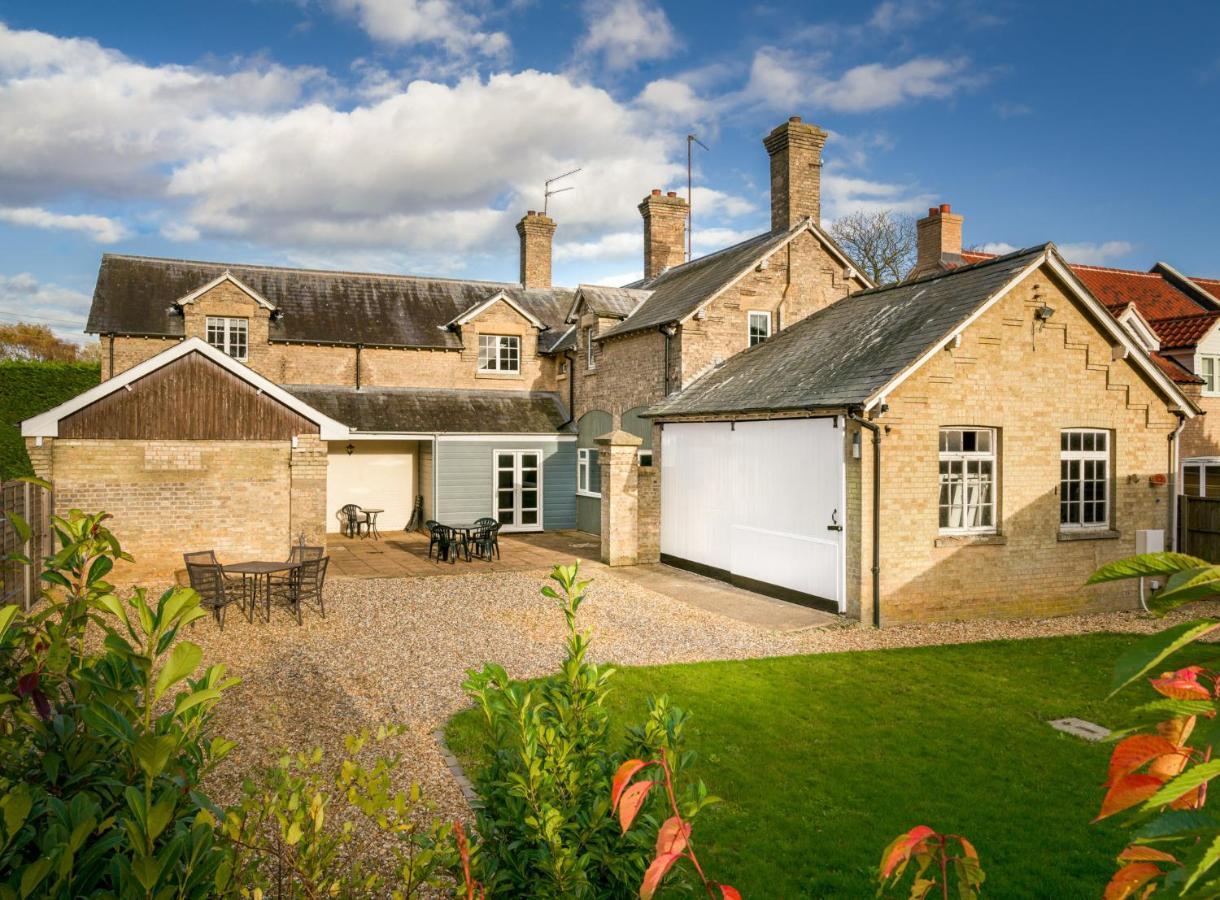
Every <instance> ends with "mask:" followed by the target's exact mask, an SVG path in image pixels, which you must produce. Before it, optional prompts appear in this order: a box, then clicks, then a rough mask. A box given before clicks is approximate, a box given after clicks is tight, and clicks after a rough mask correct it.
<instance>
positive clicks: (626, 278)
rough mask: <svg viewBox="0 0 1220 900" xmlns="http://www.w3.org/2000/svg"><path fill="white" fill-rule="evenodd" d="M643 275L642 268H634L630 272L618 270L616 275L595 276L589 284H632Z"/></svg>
mask: <svg viewBox="0 0 1220 900" xmlns="http://www.w3.org/2000/svg"><path fill="white" fill-rule="evenodd" d="M643 277H644V270H643V269H635V270H634V271H631V272H619V273H618V274H617V275H603V276H601V277H600V278H596V279H594V280H593V281H590V282H588V283H589V284H598V285H601V286H602V287H621V286H622V285H624V284H632V283H634V282H636V281H639V280H640V279H641V278H643Z"/></svg>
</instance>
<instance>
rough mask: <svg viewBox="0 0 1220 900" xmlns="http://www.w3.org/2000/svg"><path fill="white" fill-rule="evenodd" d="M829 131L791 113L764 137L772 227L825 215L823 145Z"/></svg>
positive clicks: (816, 219)
mask: <svg viewBox="0 0 1220 900" xmlns="http://www.w3.org/2000/svg"><path fill="white" fill-rule="evenodd" d="M825 143H826V132H824V131H822V129H820V128H818V127H817V126H816V125H812V124H809V123H807V122H802V121H801V117H800V116H790V117H789V118H788V121H786V122H784V123H783V124H782V125H778V126H776V127H775V128H773V129H772V130H771V133H770V134H768V135H767V136H766V137H765V138H763V146H764V147H766V148H767V155H768V156H770V157H771V230H772V231H781V230H782V231H786V230H787V229H789V228H791V227H792V226H794V225H796V223H798V222H800V221H802V220H804V219H812V220H813V221H814V222H820V221H821V218H822V204H821V193H822V147H823V146H824V145H825Z"/></svg>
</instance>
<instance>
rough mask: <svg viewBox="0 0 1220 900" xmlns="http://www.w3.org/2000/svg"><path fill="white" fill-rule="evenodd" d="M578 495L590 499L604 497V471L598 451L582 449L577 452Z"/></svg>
mask: <svg viewBox="0 0 1220 900" xmlns="http://www.w3.org/2000/svg"><path fill="white" fill-rule="evenodd" d="M576 493H578V494H585V495H586V496H589V497H600V496H601V495H602V470H601V466H600V465H598V462H597V451H596V450H593V449H590V448H586V447H581V448H580V449H578V450H577V451H576Z"/></svg>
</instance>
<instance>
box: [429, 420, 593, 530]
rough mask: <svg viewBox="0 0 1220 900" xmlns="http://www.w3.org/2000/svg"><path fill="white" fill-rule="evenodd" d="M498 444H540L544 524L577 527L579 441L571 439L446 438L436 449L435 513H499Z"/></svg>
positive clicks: (451, 517)
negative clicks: (496, 484) (496, 488)
mask: <svg viewBox="0 0 1220 900" xmlns="http://www.w3.org/2000/svg"><path fill="white" fill-rule="evenodd" d="M498 450H536V451H538V452H539V453H540V454H541V455H542V521H541V522H540V523H539V524H540V525H541V527H543V528H545V529H547V530H554V529H565V528H575V527H576V442H575V441H572V440H563V441H556V440H554V439H549V440H548V439H543V440H528V439H527V440H499V439H496V438H494V437H489V438H488V439H487V440H445V439H444V438H441V439H440V440H438V441H437V442H436V447H435V450H434V451H433V466H434V467H435V473H436V474H435V478H436V513H435V518H436V519H438V520H439V521H441V522H449V523H453V524H460V523H464V522H473V521H475V520H476V519H480V518H482V517H483V516H491V515H494V512H493V508H492V504H493V496H494V489H493V485H494V479H495V456H496V451H498ZM506 527H508V526H506Z"/></svg>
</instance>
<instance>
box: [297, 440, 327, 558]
mask: <svg viewBox="0 0 1220 900" xmlns="http://www.w3.org/2000/svg"><path fill="white" fill-rule="evenodd" d="M288 465H289V466H290V468H291V472H290V475H291V480H292V496H291V498H290V500H289V519H290V526H289V534H288V541H289V543H290V544H295V543H296V542H297V541H298V540H300V538H301V535H302V534H304V535H305V542H306V543H307V544H310V545H311V546H318V545H322V546H325V544H326V443H325V442H324V441H323V440H321V439H320V438H319V437H318V435H316V434H299V435H297V437H296V446H295V447H293V448H292V456H291V458H290V460H289V462H288Z"/></svg>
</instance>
